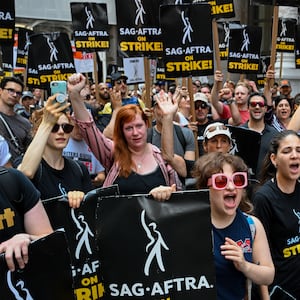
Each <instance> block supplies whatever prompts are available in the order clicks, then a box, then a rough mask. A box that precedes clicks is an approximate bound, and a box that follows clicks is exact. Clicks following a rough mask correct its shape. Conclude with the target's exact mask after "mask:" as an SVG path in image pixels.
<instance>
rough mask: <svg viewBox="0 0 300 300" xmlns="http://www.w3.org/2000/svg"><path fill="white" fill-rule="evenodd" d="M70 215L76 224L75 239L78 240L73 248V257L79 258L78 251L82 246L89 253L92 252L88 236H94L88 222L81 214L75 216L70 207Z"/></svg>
mask: <svg viewBox="0 0 300 300" xmlns="http://www.w3.org/2000/svg"><path fill="white" fill-rule="evenodd" d="M71 216H72V219H73V221H74V223H75V224H76V227H77V228H78V233H77V234H76V240H77V241H78V240H79V241H78V244H77V247H76V250H75V257H76V259H79V255H80V251H81V249H82V247H83V246H85V248H86V250H87V252H88V253H89V254H92V249H91V245H90V240H89V236H91V237H94V234H93V232H92V231H91V229H90V227H89V224H88V223H87V222H86V221H85V220H84V216H83V215H80V216H78V219H77V218H76V216H75V213H74V209H73V208H72V209H71ZM79 220H80V221H79ZM80 223H81V224H80Z"/></svg>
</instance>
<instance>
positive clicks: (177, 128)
mask: <svg viewBox="0 0 300 300" xmlns="http://www.w3.org/2000/svg"><path fill="white" fill-rule="evenodd" d="M174 128H175V132H176V135H177V137H178V140H179V142H180V144H181V146H182V148H183V151H185V147H186V140H185V137H184V134H183V132H182V128H181V127H180V126H179V125H176V124H174Z"/></svg>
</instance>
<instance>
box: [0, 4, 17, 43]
mask: <svg viewBox="0 0 300 300" xmlns="http://www.w3.org/2000/svg"><path fill="white" fill-rule="evenodd" d="M14 30H15V1H14V0H10V1H3V0H2V1H1V2H0V44H1V45H3V44H5V43H9V44H12V43H13V42H14Z"/></svg>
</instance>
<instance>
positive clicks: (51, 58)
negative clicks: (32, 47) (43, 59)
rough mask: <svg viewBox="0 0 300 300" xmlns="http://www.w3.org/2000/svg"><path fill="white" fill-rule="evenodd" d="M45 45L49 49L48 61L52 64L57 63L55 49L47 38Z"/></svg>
mask: <svg viewBox="0 0 300 300" xmlns="http://www.w3.org/2000/svg"><path fill="white" fill-rule="evenodd" d="M47 43H48V45H49V48H50V61H51V62H53V61H54V60H55V61H57V60H58V59H57V53H58V51H57V49H56V47H55V45H54V43H53V42H52V41H50V38H47Z"/></svg>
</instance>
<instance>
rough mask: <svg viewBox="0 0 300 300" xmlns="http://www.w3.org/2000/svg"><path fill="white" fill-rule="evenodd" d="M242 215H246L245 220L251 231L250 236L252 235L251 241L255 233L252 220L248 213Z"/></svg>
mask: <svg viewBox="0 0 300 300" xmlns="http://www.w3.org/2000/svg"><path fill="white" fill-rule="evenodd" d="M244 215H245V216H246V219H247V222H248V224H249V227H250V231H251V237H252V241H253V240H254V238H255V233H256V228H255V223H254V220H253V218H252V217H251V216H250V215H248V214H246V213H244Z"/></svg>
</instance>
